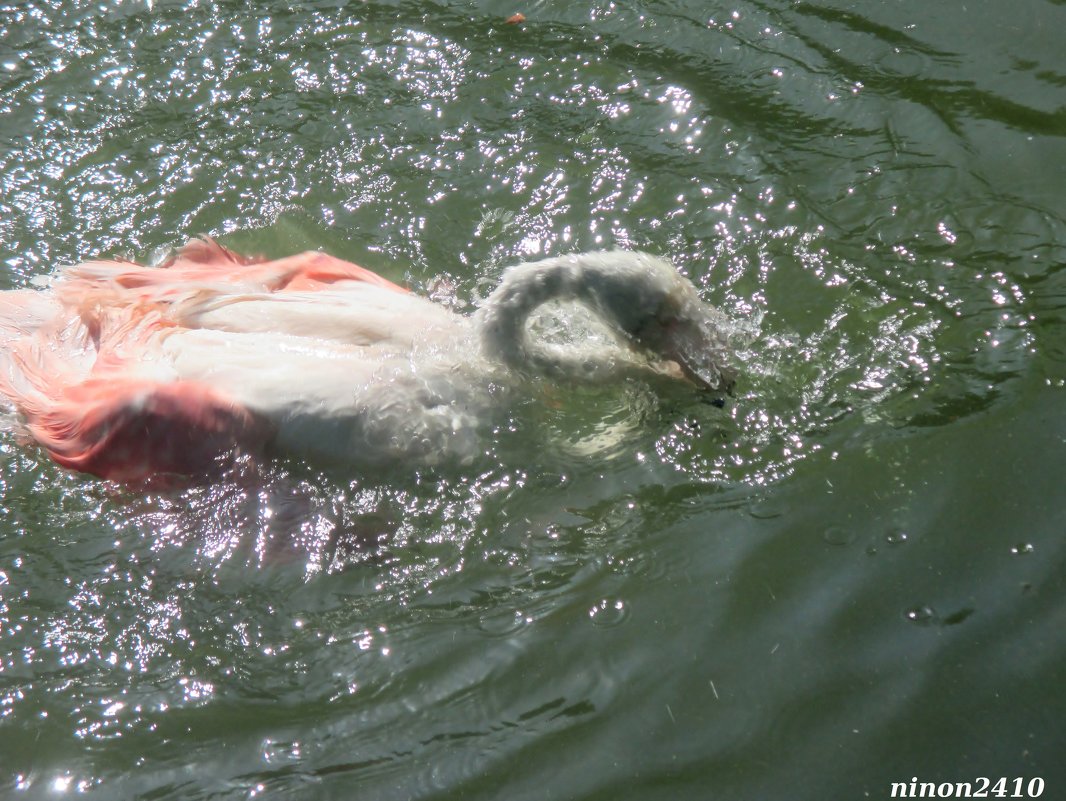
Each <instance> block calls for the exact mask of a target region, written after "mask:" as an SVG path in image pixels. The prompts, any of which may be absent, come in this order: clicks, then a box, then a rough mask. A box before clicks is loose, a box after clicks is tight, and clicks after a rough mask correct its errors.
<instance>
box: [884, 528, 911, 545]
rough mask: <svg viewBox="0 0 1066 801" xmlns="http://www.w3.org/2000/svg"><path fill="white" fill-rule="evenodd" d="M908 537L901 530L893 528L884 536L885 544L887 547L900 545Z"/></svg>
mask: <svg viewBox="0 0 1066 801" xmlns="http://www.w3.org/2000/svg"><path fill="white" fill-rule="evenodd" d="M908 536H909V535H908V534H907V532H906V531H904V530H903V529H901V528H894V529H892V530H891V531H889V532H888V533H887V534H885V542H887V543H888V544H889V545H902V544H903V543H905V542H906V541H907V537H908Z"/></svg>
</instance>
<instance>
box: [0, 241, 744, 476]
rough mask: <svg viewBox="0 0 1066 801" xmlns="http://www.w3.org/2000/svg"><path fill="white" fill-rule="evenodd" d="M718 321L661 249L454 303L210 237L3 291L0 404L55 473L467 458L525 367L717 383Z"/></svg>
mask: <svg viewBox="0 0 1066 801" xmlns="http://www.w3.org/2000/svg"><path fill="white" fill-rule="evenodd" d="M551 300H573V301H576V302H577V303H579V304H583V305H585V306H587V307H588V308H590V309H591V310H592V311H593V313H594V314H596V315H597V316H598V317H599V318H600V319H601V320H602V321H603V322H604V323H605V324H606V326H607V327H608V328H609V329H610V330H611V331H612V332H613V335H614V337H615V338H616V339H617V345H616V346H614V347H612V348H604V347H603V346H602V344H601V345H598V346H596V347H592V346H582V345H580V344H577V345H569V346H562V345H558V344H556V345H554V346H552V345H548V344H546V343H544V342H538V341H536V339H535V338H533V337H532V336H531V335H530V333H529V330H528V328H529V326H528V325H527V322H528V320H529V317H530V315H531V314H532V313H533V311H534V310H535V309H537V308H538V307H539V306H541V305H542V304H544V303H546V302H548V301H551ZM728 337H729V325H728V321H727V320H726V318H725V316H724V315H723V314H722V313H721V312H719V311H718V310H716V309H714V308H713V307H711V306H708V305H706V304H704V303H703V302H702V301H701V300H700V298H699V296H698V294H697V292H696V289H695V288H694V287H693V285H692V284H691V283H690V282H689V281H688V280H686V279H685V278H684V277H682V276H681V275H680V274H679V273H678V272H677V270H676V269H675V268H674V267H673V265H672V264H670V263H669V262H667V261H665V260H663V259H659V258H656V257H653V256H650V255H647V254H644V253H633V252H623V251H612V252H595V253H584V254H574V255H567V256H559V257H554V258H548V259H544V260H541V261H536V262H531V263H525V264H520V265H518V266H514V267H511V268H510V269H509V270H507V271H506V272H505V273H504V275H503V278H502V281H501V283H500V285H499V286H498V287H497V289H496V290H495V291H494V292H493V293H492V294H491V295H490V296H489V297H488V298H487V300H486V301H485V302H484V303H483V304H482V305H481V307H480V308H479V309H477V310H476V311H475V312H474V313H473V314H472V315H469V316H464V315H460V314H457V313H455V312H453V311H451V310H450V309H448V308H445V307H444V306H442V305H440V304H437V303H434V302H433V301H431V300H428V299H426V298H423V297H420V296H418V295H416V294H413V293H411V292H408V291H407V290H405V289H403V288H402V287H400V286H398V285H396V284H394V283H392V282H391V281H388V280H386V279H385V278H382V277H381V276H379V275H376V274H375V273H373V272H371V271H369V270H367V269H365V268H362V267H359V266H358V265H355V264H352V263H350V262H347V261H343V260H341V259H338V258H334V257H332V256H329V255H327V254H325V253H321V252H307V253H302V254H299V255H295V256H290V257H287V258H281V259H276V260H267V259H260V258H250V257H246V256H242V255H239V254H237V253H235V252H234V251H232V250H229V249H227V248H225V247H223V246H222V245H220V244H218V243H217V242H215V241H214V240H211V239H208V238H202V239H194V240H192V241H190V242H189V243H188V244H186V245H185V246H184V247H183V248H181V249H180V250H179V251H178V252H177V253H176V254H175V255H174V256H172V257H171V258H170V260H169V261H167V262H166V263H164V264H163V265H161V266H158V267H147V266H142V265H139V264H135V263H132V262H127V261H119V260H111V261H90V262H87V263H84V264H80V265H77V266H73V267H67V268H65V269H64V270H62V271H60V272H59V273H58V274H57V275H56V276H55V277H54V278H53V279H52V280H51V282H50V283H49V284H47V285H46V286H45V287H44V288H27V289H15V290H8V291H4V292H0V399H6V401H7V403H8V405H9V406H11V407H13V409H14V410H15V411H16V412H17V414H18V419H19V420H20V428H21V431H22V432H23V433H24V434H25V435H28V437H29V438H30V439H32V440H33V441H35V442H36V443H37V444H38V445H39V446H40V447H41V448H43V449H44V451H45V452H47V454H48V455H49V456H50V457H51V458H52V459H53V460H54V461H55V462H57V463H58V464H60V465H62V466H63V467H65V468H68V469H71V470H75V471H81V472H84V473H89V474H92V475H96V476H100V477H103V478H106V479H112V480H116V481H127V482H128V481H139V480H146V479H149V478H151V477H153V476H158V475H167V474H178V475H195V474H198V473H202V472H204V471H206V470H208V469H209V468H210V467H211V466H212V465H214V464H216V463H217V462H218V461H219V459H220V457H222V456H223V455H225V454H232V453H235V452H261V451H263V450H264V449H266V450H271V451H275V452H279V453H292V454H298V455H303V456H306V457H309V458H319V457H320V458H323V459H332V460H339V461H343V462H346V463H349V464H353V465H356V466H359V467H364V468H374V467H377V466H381V465H390V464H403V463H407V462H410V463H415V464H433V463H435V462H439V461H442V460H448V459H454V460H458V461H463V460H468V459H470V458H472V457H473V456H474V455H476V453H477V452H478V431H479V426H481V425H482V423H483V419H484V417H485V416H486V414H487V413H488V410H491V408H492V407H493V406H499V404H501V403H504V402H506V401H505V399H506V397H507V395H508V391H509V390H511V389H514V388H516V387H519V386H522V385H523V382H524V381H525V380H526V379H528V378H530V377H534V376H547V377H549V378H554V379H559V378H574V379H584V380H592V381H600V380H605V379H608V378H611V377H616V376H619V375H624V374H630V373H632V372H634V371H635V372H641V371H644V372H648V371H652V372H658V373H661V374H664V375H667V376H670V377H672V378H675V379H677V380H679V381H686V382H689V383H691V384H694V385H695V386H696V387H698V388H700V389H701V390H706V391H710V392H717V393H721V392H723V391H728V390H729V389H730V387H731V385H732V382H733V380H734V378H733V373H732V371H731V369H730V367H729V362H730V359H729V346H728Z"/></svg>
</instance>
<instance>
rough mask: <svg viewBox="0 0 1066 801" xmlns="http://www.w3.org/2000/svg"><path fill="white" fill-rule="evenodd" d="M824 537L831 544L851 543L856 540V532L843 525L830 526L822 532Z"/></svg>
mask: <svg viewBox="0 0 1066 801" xmlns="http://www.w3.org/2000/svg"><path fill="white" fill-rule="evenodd" d="M822 539H823V540H825V541H826V542H828V543H829V544H830V545H850V544H851V543H853V542H855V532H854V531H853V530H851V529H849V528H844V527H843V526H830V527H829V528H827V529H826V530H825V531H823V532H822Z"/></svg>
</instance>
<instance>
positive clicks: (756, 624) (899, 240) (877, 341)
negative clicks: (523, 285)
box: [0, 0, 1066, 801]
mask: <svg viewBox="0 0 1066 801" xmlns="http://www.w3.org/2000/svg"><path fill="white" fill-rule="evenodd" d="M292 6H295V7H292ZM514 11H522V12H523V13H524V14H525V16H526V21H525V22H524V23H522V24H520V25H509V24H507V23H506V22H505V20H506V18H507V17H508V16H509V15H510V14H511V13H513V12H514ZM1064 29H1066V7H1064V6H1063V5H1062V4H1061V3H1059V2H1052V1H1051V0H1024V1H1023V2H1020V3H1015V4H1011V5H1010V7H1009V8H1007V7H1006V6H1004V5H1003V4H1001V3H992V2H973V0H966V2H962V0H948V2H943V3H938V4H929V3H921V2H917V1H916V0H901V2H896V3H891V4H888V3H882V4H847V3H831V2H822V3H808V2H784V1H781V2H777V1H776V0H771V2H739V3H733V4H731V5H715V4H708V3H705V2H694V1H693V2H683V1H681V0H675V1H674V2H669V3H667V2H644V3H618V2H598V1H597V2H593V3H591V4H575V3H568V2H553V1H552V0H534V2H531V3H530V4H529V5H527V6H525V7H517V6H516V7H514V8H511V7H507V8H503V7H501V6H500V5H499V4H497V3H489V2H473V1H470V2H438V3H427V2H419V3H414V2H393V3H389V2H376V1H371V2H365V3H343V2H335V1H333V0H321V1H320V2H305V3H296V4H293V3H280V2H279V3H272V2H264V3H247V2H237V0H232V1H231V2H224V1H222V0H216V2H210V1H209V0H203V1H198V0H181V1H180V2H170V1H169V0H137V1H136V2H132V1H131V2H100V1H99V0H98V1H97V2H92V3H89V2H82V1H81V0H30V2H22V0H20V1H19V2H12V1H11V0H9V1H8V2H6V3H5V2H2V0H0V262H2V263H3V272H2V273H0V286H3V287H4V288H7V287H22V286H27V285H29V283H30V282H31V280H32V279H33V278H34V277H36V276H42V275H47V274H48V273H49V272H50V271H51V270H52V269H54V267H55V266H57V265H59V264H63V263H70V262H76V261H78V260H81V259H84V258H88V257H92V256H96V255H100V254H107V255H124V256H132V257H136V258H139V259H140V258H143V259H155V258H160V257H161V256H162V255H164V254H165V253H167V252H168V251H169V249H171V248H173V247H175V246H177V245H179V244H180V243H181V242H183V241H184V240H185V239H187V238H188V237H190V236H195V235H198V234H210V235H213V236H216V237H218V238H219V239H220V240H221V241H222V242H224V243H225V244H227V245H229V246H231V247H234V248H236V249H239V250H245V251H249V252H256V253H260V254H263V255H269V256H280V255H285V254H288V253H292V252H296V251H299V250H302V249H306V248H321V249H325V250H328V251H330V252H331V253H333V254H335V255H337V256H340V257H343V258H346V259H350V260H353V261H356V262H358V263H361V264H364V265H365V266H367V267H370V268H372V269H375V270H378V271H380V272H382V273H383V274H384V275H386V276H387V277H389V278H391V279H393V280H397V281H402V282H404V283H406V284H407V285H409V286H411V287H412V288H413V289H415V290H417V291H425V292H430V291H435V290H436V291H439V290H441V287H446V288H447V287H451V289H449V290H448V291H445V292H442V293H441V294H442V295H443V296H444V297H446V298H447V299H449V300H450V301H451V302H453V303H455V304H456V305H457V306H458V307H459V308H460V309H462V310H465V311H468V310H470V309H472V308H473V307H475V306H476V303H477V301H478V300H479V299H480V298H482V297H484V296H485V295H486V294H487V293H488V292H489V291H491V288H492V287H493V286H494V285H495V283H496V281H497V280H498V277H499V275H500V273H501V271H502V270H503V269H504V268H505V267H506V266H507V265H509V264H512V263H515V262H517V261H520V260H523V259H528V258H535V257H539V256H543V255H546V254H547V255H551V254H556V253H562V252H570V251H576V250H587V249H594V248H606V247H623V248H630V249H643V250H648V251H650V252H653V253H657V254H661V255H665V256H667V257H669V258H670V259H672V260H673V261H674V262H675V263H676V264H677V265H678V266H679V267H680V268H681V269H682V270H683V271H684V272H685V273H686V274H687V275H688V276H689V277H690V278H691V279H692V280H693V282H694V283H695V284H696V285H697V287H699V289H700V292H701V295H702V296H703V297H704V299H705V300H707V301H708V302H712V303H715V304H717V305H718V306H720V307H721V308H723V309H724V310H725V311H726V312H728V313H729V314H730V315H732V316H734V317H736V318H738V319H743V320H749V321H753V322H757V324H758V330H759V337H758V340H757V341H756V343H755V344H754V346H753V347H752V348H751V349H750V352H748V353H746V354H745V357H744V359H745V360H744V370H743V377H742V379H741V380H740V381H739V383H738V387H737V392H736V395H735V397H734V398H733V399H732V400H731V401H730V402H729V403H728V404H727V405H726V407H725V408H723V409H718V408H715V407H714V406H711V405H708V404H704V403H700V402H699V401H698V399H695V398H693V397H692V396H691V395H689V394H687V393H685V392H678V391H666V392H663V391H661V388H653V387H650V386H648V385H645V384H642V383H640V382H630V383H626V384H623V385H621V386H617V387H601V388H595V389H582V390H573V389H570V388H566V389H562V390H559V391H557V392H556V393H554V394H552V393H549V394H548V395H546V396H541V397H535V398H530V399H529V400H528V401H527V402H525V403H519V404H517V405H516V407H515V408H514V409H513V410H511V412H510V415H509V416H508V418H507V421H506V423H505V424H504V425H501V427H500V428H499V430H498V431H497V432H496V433H495V435H494V436H492V437H490V438H489V440H488V441H487V442H486V449H485V450H486V452H485V454H484V458H483V459H481V460H480V461H479V462H477V463H476V464H474V465H472V466H469V467H451V468H444V469H441V470H439V471H415V470H411V469H407V468H405V467H404V466H398V468H397V469H396V471H395V472H392V473H389V474H388V475H384V476H362V475H355V474H351V473H348V472H345V470H344V469H343V468H336V467H331V468H328V469H325V468H323V467H322V466H318V465H306V464H299V463H277V464H273V465H270V466H269V467H268V468H267V469H266V470H264V471H261V472H260V473H259V474H256V475H251V474H250V473H246V472H241V471H238V472H237V473H236V474H235V475H233V476H231V477H230V478H228V479H227V480H224V481H219V482H216V483H214V484H211V485H208V486H198V487H192V488H187V489H184V490H167V491H149V492H134V491H130V490H128V489H124V488H122V487H117V486H114V485H110V484H107V483H104V482H99V481H96V480H92V479H89V478H85V477H81V476H75V475H70V474H67V473H65V472H63V471H61V470H59V469H57V468H56V467H55V466H53V465H51V464H49V463H47V462H46V461H45V460H44V459H43V458H42V456H41V454H40V453H38V452H36V451H34V450H32V449H27V448H25V447H23V446H22V444H21V443H20V442H19V441H18V439H17V437H15V436H14V435H12V434H10V433H7V434H4V435H3V436H2V438H0V494H2V495H0V793H2V794H4V795H6V796H10V797H13V798H39V797H40V798H54V797H62V796H64V795H73V794H77V793H84V794H88V795H89V796H94V797H99V798H151V799H200V798H203V799H206V798H212V799H222V798H225V799H237V798H251V797H268V798H301V799H302V798H308V799H328V798H337V799H349V798H353V797H365V798H376V799H410V798H418V799H430V798H441V799H443V798H484V799H499V798H508V799H522V798H529V799H545V798H559V799H612V801H616V800H617V799H641V801H645V800H646V799H658V798H662V799H678V798H692V799H697V798H698V799H706V798H722V799H766V798H812V799H814V798H867V797H869V798H887V797H888V796H889V793H890V786H891V782H893V781H909V780H910V779H911V778H912V777H918V778H919V779H921V780H925V781H936V782H945V781H950V782H957V781H969V780H973V779H975V778H976V777H977V776H990V777H999V776H1005V777H1008V778H1009V779H1010V780H1011V781H1013V779H1014V778H1015V777H1024V778H1025V780H1026V781H1028V780H1029V779H1030V778H1032V777H1036V776H1039V777H1043V778H1044V779H1045V781H1046V783H1047V790H1046V792H1045V796H1044V797H1047V798H1052V797H1057V796H1058V794H1061V792H1062V787H1063V785H1064V783H1066V771H1064V770H1063V768H1062V767H1061V762H1062V760H1061V755H1062V752H1063V747H1064V746H1066V725H1064V724H1063V722H1062V721H1063V720H1064V719H1066V699H1064V696H1063V690H1062V679H1063V677H1064V673H1063V668H1062V665H1063V663H1064V659H1066V635H1064V634H1063V631H1064V630H1066V604H1064V598H1066V596H1064V589H1066V588H1064V578H1063V576H1064V573H1063V568H1064V561H1066V550H1064V546H1063V544H1062V532H1063V530H1064V524H1066V503H1064V502H1063V500H1062V497H1063V496H1062V488H1061V485H1062V478H1061V477H1062V476H1063V475H1064V474H1066V416H1064V413H1063V411H1062V406H1063V402H1064V394H1063V393H1064V382H1066V270H1064V269H1063V265H1064V263H1066V190H1064V189H1063V187H1066V58H1064V57H1063V55H1062V48H1061V35H1060V34H1059V32H1060V31H1062V30H1064ZM1011 786H1013V785H1011Z"/></svg>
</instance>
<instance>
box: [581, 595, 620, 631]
mask: <svg viewBox="0 0 1066 801" xmlns="http://www.w3.org/2000/svg"><path fill="white" fill-rule="evenodd" d="M628 617H629V608H628V607H627V606H626V604H625V601H623V600H622V599H620V598H615V599H609V598H604V599H603V600H601V601H599V602H598V603H595V604H593V606H592V608H591V609H589V618H590V619H591V620H592V624H593V625H594V626H599V627H601V628H610V627H612V626H617V625H619V624H620V623H623V622H625V620H626V618H628Z"/></svg>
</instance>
